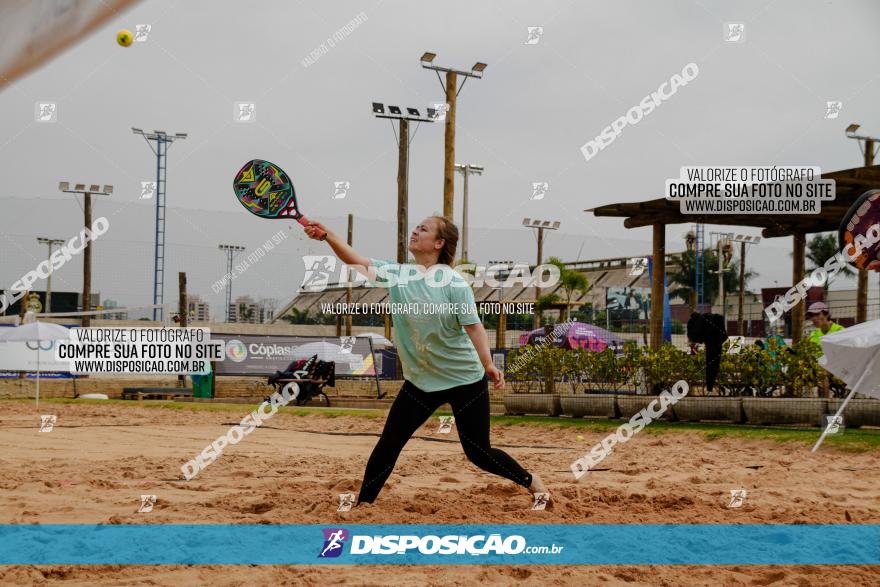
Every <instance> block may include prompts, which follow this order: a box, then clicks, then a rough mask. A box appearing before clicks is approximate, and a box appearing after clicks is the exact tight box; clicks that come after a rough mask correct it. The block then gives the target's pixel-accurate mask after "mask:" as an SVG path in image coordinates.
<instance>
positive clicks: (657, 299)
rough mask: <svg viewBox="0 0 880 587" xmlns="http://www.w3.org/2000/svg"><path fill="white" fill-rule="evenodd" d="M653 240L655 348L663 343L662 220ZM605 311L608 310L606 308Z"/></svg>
mask: <svg viewBox="0 0 880 587" xmlns="http://www.w3.org/2000/svg"><path fill="white" fill-rule="evenodd" d="M653 241H654V242H653V247H652V259H651V264H652V269H651V348H652V349H654V350H657V349H659V348H660V347H661V346H662V345H663V276H664V275H665V274H666V225H665V224H663V223H662V222H657V223H655V224H654V235H653ZM719 261H720V260H719ZM719 267H720V264H719ZM605 312H606V313H607V312H608V309H607V308H606V310H605Z"/></svg>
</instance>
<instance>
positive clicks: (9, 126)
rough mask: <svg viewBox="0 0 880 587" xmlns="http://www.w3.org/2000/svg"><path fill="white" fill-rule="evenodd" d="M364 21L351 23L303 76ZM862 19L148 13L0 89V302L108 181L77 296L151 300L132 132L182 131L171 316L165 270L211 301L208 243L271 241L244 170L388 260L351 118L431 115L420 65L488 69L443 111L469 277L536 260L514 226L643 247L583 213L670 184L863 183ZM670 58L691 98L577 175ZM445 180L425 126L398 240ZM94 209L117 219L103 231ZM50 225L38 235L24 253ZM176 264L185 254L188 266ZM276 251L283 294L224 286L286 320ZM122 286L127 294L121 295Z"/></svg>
mask: <svg viewBox="0 0 880 587" xmlns="http://www.w3.org/2000/svg"><path fill="white" fill-rule="evenodd" d="M361 13H363V15H364V16H365V17H366V20H363V17H361V19H362V20H363V22H362V23H361V24H360V25H359V26H357V28H355V29H354V30H353V31H352V32H351V33H350V34H349V35H348V36H347V37H346V38H344V39H343V40H341V41H337V42H336V44H335V46H334V47H333V48H331V49H330V50H329V51H328V52H327V53H326V54H323V55H321V56H320V58H319V59H318V60H317V61H316V62H315V63H314V64H312V65H310V66H308V67H304V66H303V64H302V63H301V62H302V60H303V59H304V58H305V57H306V56H308V55H309V54H310V53H311V52H312V51H313V50H314V49H316V48H317V47H319V46H320V45H321V43H322V42H325V41H326V39H327V38H328V37H330V36H331V35H333V33H334V32H336V31H337V30H338V29H340V28H341V27H343V26H344V25H345V24H346V23H348V22H349V21H350V20H352V19H353V18H355V17H357V16H358V15H359V14H361ZM726 22H742V23H745V42H742V43H725V42H724V41H723V37H722V33H723V28H724V23H726ZM140 23H147V24H150V25H151V26H152V30H151V32H150V34H149V37H148V39H147V41H146V42H142V43H135V44H134V45H133V46H131V47H129V48H122V47H119V46H118V45H116V42H115V33H116V31H117V30H118V29H120V28H129V29H132V30H133V29H134V28H135V25H136V24H140ZM878 23H880V3H877V2H876V1H872V0H865V1H849V2H841V1H837V2H826V1H822V2H820V1H806V2H805V1H799V0H789V1H786V0H778V1H775V2H766V1H760V2H759V1H755V2H729V1H718V2H714V1H708V0H705V1H667V2H589V3H588V2H540V3H538V2H510V1H504V2H500V1H497V2H482V1H476V0H467V1H465V0H461V1H459V0H450V1H449V2H444V3H442V4H438V3H427V2H404V1H395V0H385V1H380V2H310V1H306V2H285V1H279V2H262V1H254V2H248V3H243V2H227V1H224V2H208V1H199V2H195V1H188V2H168V1H164V0H148V1H144V2H141V3H139V4H136V5H135V6H134V7H133V8H131V9H130V10H128V11H126V12H124V13H122V14H120V15H118V16H117V17H116V18H114V19H112V20H111V21H110V22H109V23H108V24H107V25H106V26H104V27H101V28H100V29H98V30H97V31H95V32H93V33H92V34H90V35H89V36H87V37H86V38H84V39H82V41H81V42H80V43H79V44H77V45H74V46H73V47H72V48H70V49H69V50H67V51H66V52H64V53H62V54H60V55H58V56H57V57H55V58H54V59H53V60H51V61H50V62H48V63H47V64H45V65H44V66H43V67H41V68H40V69H38V70H36V71H33V72H31V73H30V74H29V75H27V76H26V77H24V78H22V79H19V80H18V81H17V82H16V83H15V84H13V85H12V86H7V87H6V88H5V89H3V90H2V91H0V129H2V135H0V166H2V171H3V173H2V176H3V181H2V183H0V198H4V200H3V202H4V208H5V209H6V211H7V213H5V214H3V215H2V218H0V227H2V230H3V234H4V235H5V236H6V240H7V243H6V246H5V247H4V253H3V258H2V262H0V280H2V282H3V285H4V286H6V285H7V284H8V283H12V282H13V281H14V280H15V279H18V278H19V277H21V274H22V273H23V272H25V271H27V270H28V269H30V268H33V267H34V266H35V263H36V262H38V261H39V260H40V259H41V258H42V257H43V256H44V255H45V251H44V248H42V247H39V246H38V245H37V243H36V241H35V240H34V237H35V236H52V237H55V238H65V239H66V238H69V237H70V236H73V234H75V233H76V232H77V231H78V227H79V224H77V219H78V215H79V214H80V212H79V208H78V207H77V206H76V204H75V203H74V202H72V198H71V197H70V196H67V195H63V194H60V193H59V192H58V191H57V183H58V181H59V180H69V181H72V182H87V183H88V182H96V183H112V184H113V185H114V186H115V187H116V190H115V193H114V195H113V197H112V202H99V203H97V204H96V213H101V214H105V215H108V217H109V218H110V221H111V230H110V232H108V234H107V235H105V237H104V238H105V239H106V243H117V245H116V246H114V247H111V248H108V246H109V245H107V244H105V247H104V249H100V248H98V249H96V263H97V264H98V267H99V268H100V269H99V270H96V277H95V279H96V281H97V283H95V284H93V289H95V290H99V291H102V292H107V293H112V295H113V296H114V297H117V298H120V299H122V300H123V301H124V302H126V303H127V304H130V303H135V302H137V303H143V302H146V301H148V299H149V297H150V291H151V280H152V241H153V225H152V223H153V216H154V212H153V211H152V208H151V206H150V205H149V204H148V203H143V202H138V201H137V199H138V197H139V195H140V182H141V181H145V180H150V179H152V178H153V176H154V175H155V159H154V158H153V156H152V154H151V152H150V151H149V149H148V147H147V146H146V145H145V144H144V141H143V140H142V139H141V138H140V137H136V136H134V135H132V134H131V131H130V130H129V128H130V127H131V126H137V127H141V128H144V129H146V130H151V129H161V130H165V131H168V132H187V133H189V138H188V139H187V140H185V141H180V142H178V143H176V144H174V145H173V147H172V149H171V151H170V157H169V171H168V182H169V183H168V205H169V209H170V211H169V214H168V217H169V227H168V237H167V238H168V242H169V246H170V248H169V257H170V258H169V261H168V263H169V265H168V270H169V275H174V278H173V279H172V278H170V277H166V283H167V284H168V285H167V286H166V301H171V300H172V299H176V295H175V292H174V287H175V286H174V284H176V273H171V272H172V271H175V272H176V271H177V270H184V271H187V272H188V273H191V274H193V275H198V280H199V281H197V282H196V285H195V289H196V290H197V291H198V292H199V293H202V294H211V291H210V284H211V283H212V282H213V281H214V280H216V279H218V278H219V277H221V276H222V267H223V260H222V258H221V257H220V256H219V253H218V252H217V251H216V245H217V243H218V242H224V241H225V242H237V241H240V240H242V239H244V240H245V241H248V242H245V243H242V244H247V245H256V244H257V243H258V242H262V241H261V237H262V239H265V238H268V237H269V236H271V234H272V233H274V232H276V231H277V230H278V229H280V228H283V227H285V223H283V222H277V223H276V222H268V221H263V220H260V219H257V218H254V217H251V216H249V215H247V214H246V213H245V212H244V211H243V210H241V209H240V208H241V207H240V204H239V203H238V202H237V201H236V200H235V198H234V197H233V195H232V190H231V189H230V182H231V180H232V177H233V175H234V174H235V172H236V171H237V170H238V169H239V167H240V166H241V165H242V164H243V163H244V162H245V161H247V160H249V159H251V158H255V157H259V158H265V159H269V160H271V161H274V162H276V163H278V164H280V165H282V166H283V167H284V168H285V169H286V170H287V171H288V172H289V173H290V174H291V175H292V176H293V178H294V181H295V183H296V187H297V191H298V192H299V194H300V197H301V200H302V201H301V205H302V207H303V209H304V210H305V211H306V213H307V214H308V215H310V216H315V217H317V218H318V219H321V220H326V221H327V222H328V223H329V224H331V225H332V226H334V227H336V228H338V229H340V230H341V229H344V217H345V215H346V214H347V213H353V214H354V215H355V216H356V218H357V219H358V220H359V221H361V220H363V221H364V226H367V225H369V226H371V227H374V229H373V232H372V233H369V232H362V233H358V234H359V235H362V236H361V239H360V240H358V238H357V237H356V244H359V246H360V248H362V250H363V252H364V253H365V254H368V255H371V256H379V257H385V258H391V257H394V255H395V244H394V238H395V237H394V230H393V222H394V218H395V208H396V168H397V149H396V144H395V140H394V136H393V133H392V127H391V124H390V123H389V122H388V121H384V120H383V121H380V120H377V119H375V118H374V117H373V116H372V113H371V109H370V104H371V102H372V101H381V102H385V103H391V104H397V105H400V106H415V107H419V108H424V107H425V106H426V105H427V104H429V103H432V102H442V101H443V94H442V90H441V86H440V84H439V83H438V80H437V77H436V75H435V74H434V72H431V71H428V70H425V69H422V68H421V67H420V65H419V56H420V55H421V54H422V53H423V52H424V51H426V50H430V51H433V52H435V53H437V58H436V63H437V64H438V65H442V66H450V67H456V68H460V69H469V68H470V66H471V65H472V64H473V63H474V62H476V61H483V62H486V63H488V67H487V69H486V71H485V75H484V78H483V79H481V80H470V81H468V82H467V84H466V85H465V87H464V89H463V90H462V91H461V94H460V96H459V102H458V117H457V118H458V121H457V135H456V136H457V141H456V159H457V161H458V162H462V163H468V162H469V163H476V164H482V165H484V166H485V168H486V171H485V173H484V175H483V176H481V177H475V178H473V179H472V181H471V184H470V190H471V193H470V212H471V216H470V222H471V231H472V232H471V242H472V246H471V255H470V256H471V257H472V258H475V259H477V260H479V261H483V262H485V261H488V260H489V259H493V258H496V257H498V256H506V257H507V258H510V257H514V258H515V260H522V261H532V260H533V258H534V239H533V237H532V236H530V235H529V234H528V232H527V231H525V229H521V228H519V229H518V228H517V227H518V226H519V225H520V223H521V221H522V219H523V217H538V218H544V219H551V220H554V219H555V220H560V221H561V222H562V226H561V232H560V234H559V235H553V237H551V238H550V239H549V240H548V243H547V249H546V251H547V254H548V255H549V254H555V255H558V256H560V257H562V258H563V259H564V260H575V259H576V258H578V256H580V258H581V259H591V258H607V257H615V256H620V255H621V254H627V255H628V254H637V253H638V252H639V251H644V253H648V252H649V247H648V244H649V243H650V238H651V233H650V229H648V228H644V229H637V230H626V229H624V228H623V223H622V220H620V219H597V218H594V217H593V216H592V214H589V213H586V212H584V211H583V210H584V209H586V208H591V207H594V206H597V205H602V204H607V203H613V202H626V201H638V200H642V199H648V198H654V197H659V196H661V195H662V191H663V185H664V181H665V180H666V179H667V178H670V177H675V176H677V175H678V170H679V168H680V167H681V166H684V165H765V164H776V165H817V166H820V167H822V169H823V170H836V169H844V168H850V167H855V166H858V165H860V163H861V155H860V153H859V151H858V147H857V145H856V143H855V142H854V141H851V140H848V139H846V138H845V136H844V128H845V127H846V125H847V124H848V123H850V122H858V123H860V124H861V125H862V129H863V131H864V132H866V133H869V134H874V135H876V134H877V133H880V111H878V109H877V103H878V98H880V73H878V71H877V68H876V58H877V55H878V52H880V36H878V35H877V34H876V26H877V24H878ZM2 26H4V25H0V29H2ZM530 26H541V27H543V34H542V36H541V38H540V41H539V42H538V43H537V44H525V41H526V38H527V27H530ZM689 62H694V63H696V64H697V65H698V66H699V75H698V77H697V78H696V79H695V80H694V81H692V82H691V83H690V84H688V85H687V86H685V87H682V88H680V89H679V90H678V92H677V93H676V94H675V95H674V96H673V97H671V98H670V99H669V100H667V101H665V102H663V103H662V105H661V106H659V107H658V108H657V109H656V110H654V111H653V112H652V113H651V114H650V115H649V116H647V117H645V118H644V119H643V120H642V121H641V122H640V123H638V124H637V125H635V126H628V127H626V128H625V129H624V131H623V133H622V134H621V135H620V136H619V137H618V138H617V140H616V141H615V142H614V143H613V144H612V145H610V146H609V147H608V148H606V149H605V150H603V151H602V152H601V153H599V154H598V155H596V156H595V157H594V158H592V159H591V160H590V161H586V160H585V159H584V157H583V155H582V154H581V152H580V147H581V145H583V144H584V143H585V142H586V141H588V140H590V139H592V138H594V137H595V136H596V135H598V134H599V133H600V132H601V130H602V129H603V128H604V127H605V126H607V125H609V124H610V123H611V122H612V121H613V120H614V119H616V118H617V117H619V116H621V115H623V114H624V113H625V112H626V111H627V110H628V109H629V108H631V107H632V106H635V105H637V104H638V103H639V101H640V100H641V99H642V98H643V97H644V96H646V95H647V94H649V93H650V92H652V91H655V90H656V89H657V87H658V86H659V85H660V84H661V83H662V82H664V81H667V80H668V79H669V78H670V76H672V75H673V74H674V73H677V72H680V71H681V69H682V68H683V67H684V66H685V65H686V64H687V63H689ZM829 100H840V101H842V102H843V107H842V111H841V113H840V116H839V117H838V118H836V119H826V118H825V103H826V101H829ZM38 101H53V102H57V104H58V122H57V123H54V124H46V123H37V122H35V120H34V104H35V102H38ZM236 102H254V103H255V104H256V122H255V123H252V124H247V123H237V122H234V121H233V112H234V104H235V103H236ZM442 167H443V127H442V125H441V124H434V125H429V124H422V125H421V128H419V129H418V132H417V134H416V135H415V138H414V140H413V142H412V149H411V168H410V222H411V224H412V223H413V222H415V221H416V220H417V219H419V218H421V217H423V216H425V215H428V214H431V213H433V212H435V211H442ZM338 180H341V181H350V182H351V189H350V192H349V194H348V196H347V197H346V198H344V199H333V197H332V195H333V182H334V181H338ZM536 181H546V182H549V185H550V190H549V192H548V193H547V195H546V197H544V198H543V199H541V200H532V199H531V196H532V182H536ZM456 182H457V185H456V187H457V193H456V209H455V212H456V219H457V220H460V217H461V187H460V185H461V184H460V179H459V178H457V179H456ZM201 210H205V211H212V212H213V213H212V214H205V213H202V212H200V211H201ZM108 213H112V214H116V215H118V219H119V222H118V223H117V225H114V224H113V220H114V218H113V217H112V216H109V214H108ZM123 219H126V220H123ZM132 219H137V220H132ZM367 220H374V221H377V222H375V223H367V222H366V221H367ZM378 221H386V224H382V223H380V222H378ZM117 226H118V227H119V228H117ZM688 228H689V227H688V226H687V225H679V226H671V227H669V228H668V231H667V235H668V236H667V238H668V240H669V248H670V250H679V249H681V248H683V245H682V244H681V243H682V240H681V237H682V235H683V234H684V233H685V232H686V231H687V229H688ZM47 229H51V230H52V231H53V232H54V233H53V234H45V235H44V234H42V233H43V232H44V231H45V230H47ZM502 229H504V230H505V232H497V233H492V232H491V231H492V230H499V231H500V230H502ZM712 229H713V227H707V232H708V231H710V230H712ZM744 232H746V233H750V234H758V230H757V229H754V230H749V229H746V230H745V231H744ZM621 239H627V240H630V241H633V243H632V245H631V246H629V245H621V244H620V240H621ZM11 241H15V243H14V244H13V243H12V242H11ZM176 245H179V247H178V248H176V249H175V248H174V247H175V246H176ZM184 246H191V247H196V248H195V249H192V250H196V249H198V251H200V252H199V253H198V254H191V255H187V254H186V253H185V248H183V247H184ZM287 246H288V247H289V248H288V249H287V253H288V254H289V255H290V256H291V257H290V259H287V260H286V261H283V262H282V259H280V258H279V259H276V261H274V262H273V263H279V265H278V266H279V267H281V269H280V270H281V271H282V272H283V267H284V263H287V264H289V266H290V267H291V270H290V275H285V276H284V279H283V280H282V282H281V283H274V282H273V283H271V284H267V283H266V282H265V281H262V282H260V283H262V285H260V283H257V282H246V281H245V280H242V282H241V283H240V284H239V285H237V286H236V287H237V288H239V293H250V294H252V295H254V296H255V297H277V298H279V299H282V300H284V301H286V300H287V299H288V298H289V297H290V295H292V293H293V291H292V290H291V288H294V289H295V286H296V285H297V284H298V281H297V279H295V275H294V273H296V274H298V275H301V272H302V267H301V266H302V263H301V261H300V260H299V259H298V258H296V255H298V254H304V253H305V252H307V251H306V250H304V249H305V248H306V246H307V243H304V242H303V241H299V240H291V241H289V243H288V245H287ZM198 247H201V248H200V249H199V248H198ZM760 247H761V254H756V255H752V259H753V260H754V261H755V269H756V270H757V271H758V272H759V273H760V274H761V276H760V277H759V278H757V279H756V280H755V281H754V282H753V283H752V284H751V286H752V287H760V286H762V285H763V286H772V285H774V281H778V282H779V284H780V285H784V284H787V282H788V281H789V280H790V275H791V270H790V259H789V256H788V250H790V249H789V247H790V239H774V240H772V241H765V243H762V244H761V245H760ZM102 250H104V257H103V261H102V260H101V259H99V258H98V257H99V256H100V255H99V253H101V251H102ZM311 250H312V251H316V250H318V249H315V248H311ZM753 250H754V249H753ZM102 262H103V263H104V265H101V263H102ZM107 263H110V265H107ZM73 265H76V267H65V268H64V269H62V270H61V272H59V273H60V275H59V279H60V280H64V281H65V282H66V284H68V285H69V287H70V288H71V289H72V288H74V287H79V283H80V282H79V281H78V279H79V278H78V272H79V271H80V270H81V268H80V267H81V266H80V265H79V264H78V263H74V264H73ZM196 266H199V267H201V269H199V268H197V267H196ZM267 267H268V265H267ZM135 270H136V271H137V275H138V276H139V277H138V278H136V279H135V278H132V277H125V271H135ZM274 271H278V270H277V269H273V272H274ZM218 272H219V274H218ZM256 273H257V272H255V273H254V274H255V275H256ZM871 281H872V282H873V281H876V280H871ZM53 285H54V283H53ZM872 286H876V284H874V283H872ZM38 287H39V285H38ZM55 287H56V288H57V287H60V286H55ZM847 287H854V281H852V280H850V281H849V283H848V284H847ZM192 289H193V287H192V286H191V290H192ZM105 297H106V294H105ZM206 297H208V296H206ZM219 299H220V298H216V300H215V301H219ZM218 310H219V306H218V307H216V308H214V311H215V312H216V311H218Z"/></svg>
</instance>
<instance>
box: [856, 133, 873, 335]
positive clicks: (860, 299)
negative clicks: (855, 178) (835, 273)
mask: <svg viewBox="0 0 880 587" xmlns="http://www.w3.org/2000/svg"><path fill="white" fill-rule="evenodd" d="M872 165H874V139H865V167H871V166H872ZM857 284H858V285H857V286H856V324H861V323H862V322H866V321H867V320H868V270H867V269H859V270H858V279H857Z"/></svg>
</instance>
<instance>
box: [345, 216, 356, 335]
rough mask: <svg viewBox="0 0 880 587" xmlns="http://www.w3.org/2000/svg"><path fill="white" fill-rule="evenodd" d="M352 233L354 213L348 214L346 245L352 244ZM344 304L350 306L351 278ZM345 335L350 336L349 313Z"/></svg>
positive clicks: (346, 319)
mask: <svg viewBox="0 0 880 587" xmlns="http://www.w3.org/2000/svg"><path fill="white" fill-rule="evenodd" d="M353 234H354V214H349V215H348V246H351V245H352V238H353V237H352V235H353ZM345 306H346V307H347V308H350V307H351V279H349V280H348V287H347V288H346V289H345ZM345 336H351V314H346V315H345Z"/></svg>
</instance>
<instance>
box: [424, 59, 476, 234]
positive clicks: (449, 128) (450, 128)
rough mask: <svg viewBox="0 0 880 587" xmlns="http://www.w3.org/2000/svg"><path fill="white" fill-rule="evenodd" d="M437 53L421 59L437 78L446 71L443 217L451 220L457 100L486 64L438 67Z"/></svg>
mask: <svg viewBox="0 0 880 587" xmlns="http://www.w3.org/2000/svg"><path fill="white" fill-rule="evenodd" d="M435 57H436V55H435V54H434V53H430V52H426V53H424V54H423V55H422V57H421V59H420V61H421V64H422V67H423V68H425V69H433V70H434V71H436V72H437V78H438V79H440V72H441V71H443V72H445V73H446V85H445V86H443V81H442V80H441V81H440V85H441V86H443V91H444V92H445V93H446V104H447V105H448V109H447V111H446V132H445V136H444V143H445V146H444V150H443V152H444V155H443V217H444V218H446V219H447V220H449V221H450V222H452V221H454V215H453V208H454V202H455V111H456V102H457V98H458V93H459V92H460V91H461V88H463V87H464V84H465V83H466V82H467V80H468V78H470V77H473V78H477V79H482V77H483V70H484V69H486V64H485V63H481V62H477V63H476V64H474V66H473V67H472V68H471V70H470V71H461V70H457V69H450V68H448V67H438V66H436V65H433V61H434V58H435ZM459 75H460V76H462V77H463V78H464V81H463V82H461V87H459V86H458V76H459Z"/></svg>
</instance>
